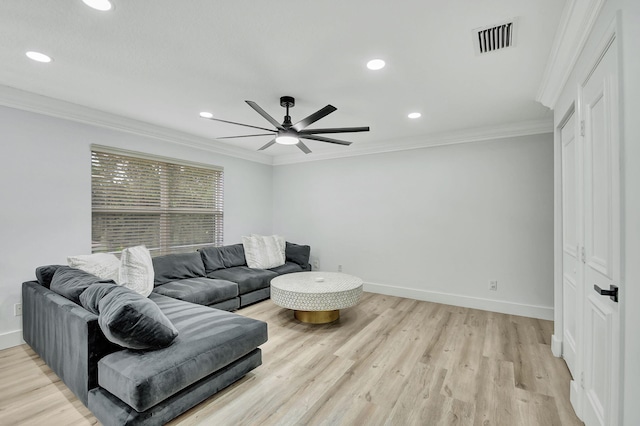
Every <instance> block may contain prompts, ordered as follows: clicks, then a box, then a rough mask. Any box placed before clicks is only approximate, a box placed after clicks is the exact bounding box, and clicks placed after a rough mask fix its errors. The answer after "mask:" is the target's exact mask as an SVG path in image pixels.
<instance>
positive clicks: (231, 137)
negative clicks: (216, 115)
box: [216, 130, 275, 139]
mask: <svg viewBox="0 0 640 426" xmlns="http://www.w3.org/2000/svg"><path fill="white" fill-rule="evenodd" d="M274 132H275V130H274ZM253 136H273V133H258V134H257V135H240V136H223V137H221V138H216V139H237V138H251V137H253Z"/></svg>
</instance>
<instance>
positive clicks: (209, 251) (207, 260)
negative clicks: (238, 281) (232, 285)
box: [198, 247, 224, 274]
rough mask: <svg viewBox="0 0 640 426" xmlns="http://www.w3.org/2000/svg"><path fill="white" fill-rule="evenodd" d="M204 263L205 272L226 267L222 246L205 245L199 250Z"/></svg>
mask: <svg viewBox="0 0 640 426" xmlns="http://www.w3.org/2000/svg"><path fill="white" fill-rule="evenodd" d="M198 252H199V253H200V257H201V258H202V263H204V269H205V273H207V274H208V273H209V272H213V271H217V270H218V269H223V268H224V261H223V260H222V253H221V252H220V247H204V248H201V249H199V250H198Z"/></svg>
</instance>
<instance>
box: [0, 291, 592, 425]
mask: <svg viewBox="0 0 640 426" xmlns="http://www.w3.org/2000/svg"><path fill="white" fill-rule="evenodd" d="M238 313H239V314H241V315H245V316H248V317H251V318H257V319H260V320H263V321H266V322H267V323H268V324H269V340H268V341H267V342H266V343H265V344H264V345H262V347H261V348H262V351H263V364H262V366H260V367H259V368H257V369H255V370H253V371H252V372H251V373H249V374H247V375H246V376H245V377H244V378H242V379H241V380H239V381H238V382H236V383H234V384H233V385H231V386H230V387H228V388H227V389H224V390H223V391H221V392H219V393H218V394H216V395H214V396H212V397H210V398H209V399H207V400H206V401H204V402H203V403H202V404H199V405H198V406H196V407H194V408H193V409H191V410H189V411H187V412H186V413H184V414H183V415H181V416H179V417H178V418H176V419H174V420H173V421H171V422H170V423H169V424H170V425H172V426H178V425H180V426H195V425H211V424H216V425H255V424H260V425H364V424H366V425H403V426H404V425H425V424H426V425H482V426H489V425H499V426H502V425H509V426H511V425H514V426H519V425H531V426H535V425H545V426H547V425H555V424H560V425H571V426H573V425H576V426H577V425H581V424H582V423H581V422H580V421H579V419H578V418H577V417H576V416H575V413H574V412H573V409H572V408H571V404H570V402H569V381H570V380H571V375H570V374H569V371H568V369H567V367H566V364H565V363H564V361H563V360H561V359H558V358H555V357H553V355H552V354H551V349H550V341H551V333H552V332H553V323H552V322H550V321H543V320H537V319H532V318H525V317H518V316H513V315H504V314H498V313H493V312H486V311H479V310H474V309H466V308H460V307H456V306H449V305H441V304H437V303H430V302H422V301H417V300H412V299H404V298H400V297H393V296H386V295H380V294H373V293H364V294H363V298H362V301H361V303H360V304H358V305H357V306H355V307H353V308H350V309H346V310H343V311H341V316H340V319H339V320H338V321H336V322H334V323H331V324H325V325H313V324H304V323H300V322H298V321H297V320H295V319H294V318H293V315H292V312H291V311H290V310H287V309H283V308H280V307H278V306H276V305H274V304H273V303H272V302H271V301H270V300H267V301H264V302H260V303H257V304H255V305H252V306H250V307H247V308H244V309H241V310H239V311H238ZM36 424H38V425H40V424H65V425H66V424H69V425H92V424H97V420H96V419H95V417H93V416H92V414H91V413H90V412H89V410H87V408H86V407H84V406H83V405H82V403H80V402H79V400H78V399H77V398H75V397H74V396H73V394H72V393H71V391H69V389H68V388H66V386H65V385H64V384H63V383H62V382H61V381H60V379H59V378H58V377H57V376H56V375H55V374H54V373H53V372H52V371H51V370H50V369H49V368H48V367H47V366H46V365H45V364H44V362H43V361H42V360H41V359H40V358H39V357H38V356H37V355H36V354H35V353H34V352H33V350H31V348H29V347H28V346H27V345H22V346H18V347H15V348H10V349H7V350H4V351H0V425H2V426H4V425H36Z"/></svg>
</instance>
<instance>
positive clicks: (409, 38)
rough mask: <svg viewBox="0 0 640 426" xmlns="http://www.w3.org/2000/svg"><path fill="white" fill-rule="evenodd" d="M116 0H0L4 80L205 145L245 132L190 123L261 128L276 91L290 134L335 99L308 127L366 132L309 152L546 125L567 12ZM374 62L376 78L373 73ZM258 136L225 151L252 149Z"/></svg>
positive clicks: (414, 2)
mask: <svg viewBox="0 0 640 426" xmlns="http://www.w3.org/2000/svg"><path fill="white" fill-rule="evenodd" d="M113 2H114V5H115V9H114V10H112V11H110V12H106V13H104V12H98V11H96V10H93V9H90V8H88V7H87V6H85V5H84V3H82V1H81V0H29V1H25V0H2V1H1V2H0V64H2V66H1V67H0V84H1V85H4V86H9V87H13V88H17V89H21V90H25V91H29V92H32V93H36V94H40V95H44V96H47V97H51V98H55V99H60V100H64V101H67V102H71V103H75V104H79V105H82V106H87V107H90V108H94V109H97V110H101V111H105V112H108V113H111V114H116V115H121V116H124V117H128V118H131V119H135V120H139V121H143V122H147V123H151V124H155V125H158V126H163V127H166V128H169V129H173V130H178V131H181V132H185V133H188V134H191V135H196V136H200V137H204V138H207V139H211V140H213V139H215V138H216V137H221V136H230V135H238V134H251V133H255V132H254V131H252V129H248V128H243V127H238V126H233V125H228V124H222V123H216V122H213V121H209V120H204V119H201V118H199V116H198V113H199V112H200V111H211V112H212V113H213V114H214V116H215V117H217V118H222V119H225V120H231V121H236V122H242V123H247V124H252V125H256V126H260V127H271V126H270V125H269V123H267V122H266V121H265V120H264V119H263V118H262V117H260V116H259V115H258V114H257V113H256V112H255V111H253V110H252V109H251V108H250V107H249V106H248V105H246V104H245V103H244V100H253V101H256V102H257V103H258V104H259V105H260V106H261V107H262V108H264V109H265V110H266V111H267V112H268V113H270V114H271V115H272V116H273V117H275V118H276V119H277V120H278V121H282V118H283V116H284V109H283V108H282V107H280V105H279V98H280V96H282V95H291V96H294V97H295V98H296V106H295V107H294V108H293V109H292V110H291V116H292V119H293V122H296V121H298V120H300V119H302V118H304V117H305V116H307V115H309V114H311V113H313V112H314V111H316V110H318V109H320V108H321V107H323V106H325V105H326V104H329V103H330V104H332V105H334V106H335V107H337V108H338V110H337V111H336V112H334V113H332V114H331V115H329V116H327V117H325V118H323V119H322V120H320V121H318V122H317V123H315V124H313V125H312V126H311V127H343V126H347V127H348V126H370V127H371V131H370V132H368V133H360V134H343V135H326V136H329V137H332V136H333V137H336V138H338V139H344V140H349V141H353V142H354V144H353V145H352V146H350V147H343V146H337V145H332V144H327V143H322V142H315V141H308V142H306V141H305V143H306V144H307V146H308V147H309V148H310V149H311V150H312V151H313V154H309V156H313V155H323V154H325V155H326V154H331V153H340V152H348V150H353V149H356V150H357V149H362V148H363V147H367V146H393V144H394V143H397V141H402V140H405V141H406V140H417V141H419V140H421V139H428V138H429V135H436V134H438V135H443V134H451V133H452V132H454V133H455V132H460V131H462V130H464V129H475V128H485V129H486V128H494V127H496V128H500V127H504V126H513V125H519V124H520V123H534V124H539V123H542V122H548V123H551V121H550V120H551V117H552V116H551V113H550V112H549V111H548V109H547V108H545V107H543V106H542V105H540V104H539V103H537V102H536V101H535V98H536V93H537V91H538V88H539V86H540V83H541V80H542V77H543V73H544V70H545V66H546V63H547V58H548V56H549V52H550V50H551V45H552V41H553V38H554V35H555V32H556V28H557V26H558V23H559V20H560V15H561V13H562V8H563V7H564V3H565V1H564V0H535V1H531V0H457V1H446V2H445V1H442V0H404V1H402V2H400V1H388V0H378V1H375V2H374V1H368V0H349V1H345V0H324V1H314V2H312V1H293V0H271V1H249V0H235V1H228V2H225V1H211V0H189V1H175V0H173V1H169V0H136V1H130V0H127V1H125V0H113ZM514 17H516V18H517V23H516V25H517V28H516V46H515V47H513V48H510V49H505V50H502V51H498V52H494V53H489V54H486V55H481V56H479V55H476V53H475V51H474V47H473V37H472V30H473V29H474V28H478V27H484V26H488V25H493V24H498V23H501V22H503V21H505V20H509V19H511V18H514ZM27 50H36V51H40V52H43V53H46V54H48V55H50V56H52V57H53V58H54V61H53V62H52V63H50V64H40V63H36V62H33V61H31V60H29V59H28V58H27V57H26V56H25V52H26V51H27ZM373 58H382V59H384V60H385V61H386V62H387V66H386V67H385V68H384V69H383V70H381V71H377V72H373V71H370V70H368V69H367V68H366V66H365V64H366V62H367V61H368V60H369V59H373ZM412 111H419V112H421V113H422V118H421V119H418V120H410V119H408V118H407V114H408V113H409V112H412ZM549 130H551V127H549ZM269 140H270V138H269V137H268V136H262V137H256V138H246V139H234V140H231V141H226V142H225V143H229V144H231V145H233V146H235V147H242V148H246V149H249V150H256V149H258V148H259V147H260V146H262V145H263V144H264V143H266V142H268V141H269ZM265 153H266V154H269V155H275V156H285V155H286V156H291V155H297V156H301V157H303V156H304V154H303V153H302V152H300V151H299V150H298V149H297V148H296V147H292V146H277V145H275V146H273V147H271V148H269V149H268V150H266V151H265Z"/></svg>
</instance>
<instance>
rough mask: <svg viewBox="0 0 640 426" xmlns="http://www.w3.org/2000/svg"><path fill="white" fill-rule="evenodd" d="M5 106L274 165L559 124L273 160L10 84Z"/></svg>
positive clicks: (2, 99) (0, 97)
mask: <svg viewBox="0 0 640 426" xmlns="http://www.w3.org/2000/svg"><path fill="white" fill-rule="evenodd" d="M0 105H4V106H7V107H10V108H16V109H21V110H25V111H30V112H34V113H38V114H44V115H48V116H51V117H56V118H61V119H65V120H71V121H76V122H79V123H83V124H88V125H92V126H98V127H103V128H107V129H113V130H117V131H122V132H127V133H132V134H136V135H140V136H145V137H151V138H154V139H159V140H162V141H166V142H170V143H175V144H178V145H183V146H188V147H191V148H197V149H202V150H205V151H209V152H213V153H216V154H221V155H226V156H230V157H235V158H241V159H243V160H248V161H253V162H257V163H262V164H267V165H274V166H275V165H285V164H294V163H304V162H309V161H321V160H330V159H335V158H345V157H355V156H360V155H370V154H381V153H388V152H395V151H405V150H411V149H420V148H428V147H435V146H442V145H453V144H459V143H468V142H478V141H485V140H490V139H501V138H507V137H514V136H526V135H534V134H542V133H550V132H552V131H553V121H552V120H551V119H549V120H539V121H528V122H523V123H515V124H508V125H501V126H495V127H484V128H474V129H465V130H461V131H455V132H447V133H440V134H432V135H425V136H417V137H412V138H405V139H400V140H394V141H391V142H389V141H387V142H381V143H374V144H366V143H363V144H358V145H357V146H352V147H350V148H349V149H348V150H345V151H340V152H332V153H325V154H323V153H314V154H312V155H305V154H303V153H300V154H297V153H296V154H286V155H279V156H277V157H272V156H270V155H267V154H263V153H259V152H254V151H250V150H246V149H243V148H237V147H234V146H231V145H227V144H224V143H221V142H217V141H215V140H210V139H207V138H203V137H200V136H195V135H191V134H188V133H185V132H181V131H177V130H173V129H168V128H166V127H162V126H158V125H155V124H151V123H146V122H142V121H138V120H134V119H130V118H127V117H123V116H119V115H115V114H111V113H107V112H104V111H100V110H97V109H93V108H89V107H85V106H82V105H78V104H74V103H71V102H66V101H62V100H59V99H54V98H50V97H47V96H42V95H38V94H35V93H32V92H27V91H24V90H20V89H16V88H12V87H9V86H3V85H0Z"/></svg>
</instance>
